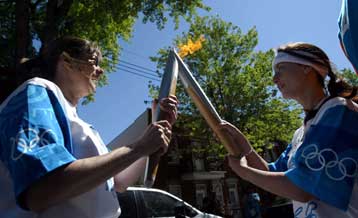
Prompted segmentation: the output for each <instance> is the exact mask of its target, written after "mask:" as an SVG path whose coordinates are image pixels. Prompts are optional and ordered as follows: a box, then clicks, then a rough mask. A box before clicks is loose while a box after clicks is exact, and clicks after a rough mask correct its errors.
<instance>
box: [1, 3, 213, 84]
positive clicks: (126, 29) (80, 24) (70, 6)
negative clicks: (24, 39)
mask: <svg viewBox="0 0 358 218" xmlns="http://www.w3.org/2000/svg"><path fill="white" fill-rule="evenodd" d="M17 2H21V1H16V2H15V1H10V0H5V1H0V12H1V13H0V44H1V46H2V47H1V48H2V49H1V51H0V54H1V57H2V58H1V60H0V67H14V66H15V61H16V57H15V50H16V48H17V45H16V39H15V37H16V34H15V31H16V25H15V23H16V20H17V19H18V18H19V14H16V11H15V5H16V3H17ZM24 2H25V1H23V3H24ZM28 3H29V7H28V10H29V12H30V13H29V16H30V17H29V31H28V32H26V31H25V32H24V34H28V37H29V39H30V40H29V43H28V46H27V47H28V48H27V50H28V52H27V57H33V56H34V55H35V54H36V52H35V44H34V40H37V41H38V42H41V43H46V42H48V41H50V40H51V39H53V38H56V37H60V36H63V35H72V36H79V37H83V38H86V39H88V40H91V41H95V42H98V44H99V46H100V47H101V50H102V52H103V56H104V61H103V63H102V67H103V68H104V69H105V70H106V72H112V71H114V69H115V65H116V64H117V63H118V58H119V54H120V53H119V52H120V45H119V43H118V40H119V39H123V40H129V39H130V38H131V36H132V31H133V26H134V23H135V21H136V20H137V19H138V18H139V15H140V14H142V15H143V16H142V19H143V22H148V21H149V22H154V23H156V24H157V28H158V29H162V28H164V26H165V24H166V22H167V21H168V17H171V18H173V20H174V22H175V23H176V26H177V25H178V23H179V19H180V18H184V19H185V20H190V19H191V18H192V17H193V15H195V14H196V11H197V9H198V8H199V9H200V8H201V9H205V10H209V8H208V7H207V6H205V5H204V4H203V3H202V0H190V1H187V0H185V1H177V0H144V1H142V0H120V1H118V0H97V1H92V0H50V1H45V0H36V1H32V0H29V2H28ZM50 3H51V4H50ZM24 4H25V3H24ZM26 8H27V7H26ZM19 31H20V32H21V30H19ZM106 83H107V80H106V76H104V77H103V78H102V80H101V84H100V85H104V84H106Z"/></svg>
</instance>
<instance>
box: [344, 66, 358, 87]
mask: <svg viewBox="0 0 358 218" xmlns="http://www.w3.org/2000/svg"><path fill="white" fill-rule="evenodd" d="M341 76H342V77H343V78H344V79H345V80H346V81H347V82H348V83H349V84H352V85H353V86H358V76H357V74H356V73H355V72H353V71H352V70H350V69H347V68H345V69H343V70H342V71H341Z"/></svg>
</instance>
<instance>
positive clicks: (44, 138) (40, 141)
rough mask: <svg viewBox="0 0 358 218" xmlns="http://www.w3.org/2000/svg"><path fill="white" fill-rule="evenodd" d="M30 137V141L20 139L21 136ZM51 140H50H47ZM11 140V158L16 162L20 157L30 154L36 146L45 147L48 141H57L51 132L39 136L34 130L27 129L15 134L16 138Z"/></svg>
mask: <svg viewBox="0 0 358 218" xmlns="http://www.w3.org/2000/svg"><path fill="white" fill-rule="evenodd" d="M23 134H25V135H29V136H30V135H31V136H33V137H34V138H32V139H31V140H25V139H24V138H21V135H23ZM49 139H51V140H49ZM11 140H12V151H11V158H12V159H13V160H14V161H16V160H18V159H20V158H21V157H22V155H24V154H26V153H28V152H32V150H33V149H34V148H35V147H36V146H37V145H40V146H45V145H48V144H50V143H51V142H50V141H57V136H56V134H55V133H54V132H53V131H52V130H51V129H47V130H45V131H44V132H42V133H41V134H40V133H39V132H37V131H36V130H35V129H32V128H28V129H25V130H21V131H20V132H18V133H17V135H16V138H11ZM17 148H18V150H20V151H21V152H20V153H19V154H17V155H16V150H17Z"/></svg>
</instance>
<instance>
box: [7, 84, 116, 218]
mask: <svg viewBox="0 0 358 218" xmlns="http://www.w3.org/2000/svg"><path fill="white" fill-rule="evenodd" d="M32 89H33V90H35V92H41V93H47V99H50V100H49V101H48V102H54V101H57V102H58V103H59V105H61V107H62V110H63V112H64V114H65V116H66V118H67V120H68V123H69V124H70V125H69V126H70V127H69V128H70V130H69V131H70V137H71V140H72V147H71V148H72V152H71V154H67V153H66V152H68V151H65V152H64V153H61V152H60V153H61V155H62V156H61V157H60V158H62V157H63V159H65V160H64V161H63V162H60V163H57V162H56V163H51V164H54V165H55V166H53V167H52V166H51V167H47V166H46V169H48V168H51V169H55V168H57V167H60V166H62V165H63V164H67V163H70V162H72V161H73V160H75V159H82V158H87V157H92V156H97V155H102V154H105V153H108V150H107V148H106V146H105V144H104V143H103V141H102V140H101V137H100V136H99V134H98V133H97V131H95V130H94V129H93V128H92V127H91V125H89V124H87V123H86V122H84V121H83V120H81V119H80V118H79V117H78V115H77V112H76V108H75V107H74V106H72V105H71V104H70V103H69V102H68V101H67V100H66V99H65V97H64V96H63V94H62V92H61V90H60V89H59V87H58V86H56V85H55V84H54V83H52V82H50V81H48V80H45V79H40V78H34V79H31V80H29V81H27V82H25V83H24V84H23V85H21V86H20V87H19V88H17V89H16V90H15V91H14V92H13V93H12V94H11V95H10V97H9V98H8V99H7V100H6V101H4V103H3V104H2V105H1V107H0V118H1V112H2V111H3V110H5V108H6V106H7V104H8V103H9V102H11V99H12V98H16V97H18V96H21V92H25V94H26V92H27V93H29V90H32ZM19 93H20V94H19ZM51 93H52V94H53V95H52V94H51ZM37 96H38V95H37ZM53 96H55V98H54V97H53ZM30 97H31V96H30ZM30 101H31V99H30V100H29V102H30ZM52 106H53V105H52ZM4 113H6V111H5V112H4ZM29 113H30V112H29ZM47 113H48V111H47ZM58 113H59V112H58V110H57V109H56V110H55V112H54V114H51V115H50V116H53V115H54V116H53V117H57V119H59V118H58V116H59V115H58ZM46 115H49V114H46ZM29 116H32V115H29ZM35 116H36V114H35ZM58 122H60V121H58ZM1 127H2V126H1V119H0V130H1ZM4 129H5V128H4ZM39 131H40V130H39ZM50 131H51V130H50ZM46 132H47V133H49V131H46ZM51 132H55V130H53V131H51ZM18 134H19V133H18ZM39 134H40V133H39ZM58 134H60V135H61V133H58ZM54 135H56V134H54ZM64 135H65V134H64ZM41 136H43V137H44V135H43V134H42V135H40V138H39V141H40V142H41V140H42V139H41ZM36 137H37V136H36ZM64 137H65V136H64ZM54 138H55V139H56V140H57V138H58V137H54ZM46 140H47V141H49V139H46ZM43 141H45V140H42V142H43ZM47 141H45V142H47ZM62 141H63V140H62ZM65 141H66V140H65ZM67 141H68V140H67ZM42 142H41V143H42ZM57 144H61V143H57ZM64 144H66V143H64ZM1 146H5V145H4V144H0V147H1ZM47 146H49V145H47ZM56 146H58V145H56ZM37 148H38V147H36V145H35V147H34V148H32V149H33V150H35V149H37ZM41 148H43V147H41ZM41 148H38V149H41ZM56 148H57V149H59V148H58V147H56ZM60 149H63V146H62V147H61V148H60ZM29 150H30V149H28V150H25V151H24V152H23V153H24V155H23V154H20V155H19V156H16V155H15V157H16V158H12V159H13V160H14V159H15V160H17V162H19V160H21V158H22V157H20V156H21V155H23V156H26V155H27V154H26V152H27V153H29V154H30V151H29ZM67 150H68V149H67ZM3 153H6V152H3ZM1 155H4V154H1V150H0V157H1ZM50 155H51V154H49V155H48V156H50ZM55 155H56V154H55ZM71 155H72V156H73V157H74V158H73V157H70V156H71ZM12 157H14V156H13V155H12ZM17 157H20V158H19V159H17ZM0 160H1V159H0ZM13 160H10V161H9V160H7V159H6V160H3V161H0V202H1V204H0V216H1V217H2V218H17V217H19V218H20V217H21V218H27V217H36V218H63V217H76V218H90V217H91V218H92V217H96V218H117V217H118V216H119V215H120V207H119V204H118V200H117V196H116V193H115V191H114V189H113V184H114V182H113V178H111V179H109V180H107V182H106V183H104V184H101V185H100V186H98V187H96V188H94V189H92V190H90V191H89V192H86V193H83V194H80V195H78V196H77V197H74V198H71V199H68V200H67V201H65V202H62V203H60V204H57V205H56V206H53V207H50V208H48V209H47V210H46V211H44V212H42V213H41V214H34V213H31V212H27V211H25V210H23V209H21V208H20V207H19V206H17V205H16V202H15V195H14V193H13V191H11V190H13V189H14V186H15V192H16V185H14V183H13V179H11V173H9V170H8V169H9V167H6V166H11V163H9V162H12V161H13ZM17 162H16V163H17ZM5 163H8V164H5ZM46 164H47V163H46ZM16 167H17V166H16ZM48 171H51V170H48ZM16 173H18V172H15V173H14V175H16ZM25 178H26V177H25Z"/></svg>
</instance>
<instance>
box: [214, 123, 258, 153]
mask: <svg viewBox="0 0 358 218" xmlns="http://www.w3.org/2000/svg"><path fill="white" fill-rule="evenodd" d="M219 129H220V131H223V132H225V133H226V134H227V135H228V136H229V137H230V138H229V140H230V144H231V146H232V147H237V146H238V147H239V150H240V151H241V152H242V155H246V154H248V153H250V152H251V151H252V147H251V145H250V143H249V141H248V140H247V138H246V137H245V135H244V134H243V133H242V132H241V131H240V130H239V129H238V128H236V127H235V126H234V125H232V124H231V123H229V122H227V121H225V120H223V121H222V122H221V124H220V126H219Z"/></svg>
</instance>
